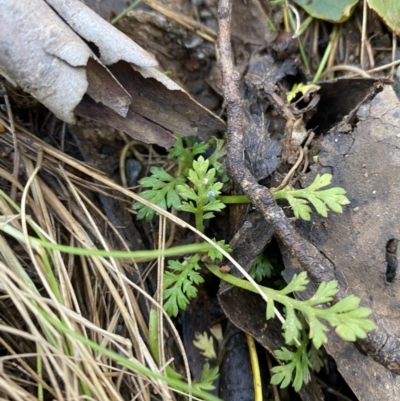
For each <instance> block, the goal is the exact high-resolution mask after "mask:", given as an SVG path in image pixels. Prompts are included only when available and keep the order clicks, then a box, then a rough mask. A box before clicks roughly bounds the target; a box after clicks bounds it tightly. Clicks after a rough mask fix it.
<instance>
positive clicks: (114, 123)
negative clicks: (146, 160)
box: [75, 96, 175, 148]
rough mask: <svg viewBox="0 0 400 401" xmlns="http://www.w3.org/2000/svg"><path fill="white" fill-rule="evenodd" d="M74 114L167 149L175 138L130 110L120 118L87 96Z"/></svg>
mask: <svg viewBox="0 0 400 401" xmlns="http://www.w3.org/2000/svg"><path fill="white" fill-rule="evenodd" d="M75 113H76V114H77V115H78V116H81V117H87V118H89V119H91V120H94V121H98V122H100V123H103V124H106V125H108V126H110V127H114V128H116V129H118V130H119V131H122V132H125V133H126V134H128V135H129V136H131V137H132V138H135V139H138V140H139V141H142V142H144V143H149V144H157V145H160V146H163V147H165V148H169V147H171V146H172V145H173V144H174V142H175V137H174V136H173V135H172V134H171V133H170V132H168V131H167V130H165V129H164V128H162V127H160V126H159V125H157V124H154V123H152V122H151V121H148V120H146V119H145V118H143V117H142V116H141V115H139V114H137V113H135V112H134V111H132V109H131V108H130V109H129V110H128V114H127V115H126V116H125V117H121V116H120V115H118V114H117V113H115V112H114V111H113V110H111V109H109V108H108V107H106V106H104V105H103V104H101V103H96V102H95V101H94V100H93V99H91V98H90V97H89V96H84V97H83V99H82V101H81V102H80V103H79V105H78V106H77V107H76V109H75Z"/></svg>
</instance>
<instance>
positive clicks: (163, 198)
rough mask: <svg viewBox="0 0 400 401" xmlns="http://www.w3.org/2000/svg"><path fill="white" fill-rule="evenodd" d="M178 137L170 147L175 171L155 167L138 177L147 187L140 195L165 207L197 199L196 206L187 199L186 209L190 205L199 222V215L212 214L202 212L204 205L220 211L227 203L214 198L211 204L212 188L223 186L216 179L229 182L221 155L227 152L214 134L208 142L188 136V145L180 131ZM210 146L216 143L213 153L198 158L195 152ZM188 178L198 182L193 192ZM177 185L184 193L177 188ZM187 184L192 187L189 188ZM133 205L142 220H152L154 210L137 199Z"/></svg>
mask: <svg viewBox="0 0 400 401" xmlns="http://www.w3.org/2000/svg"><path fill="white" fill-rule="evenodd" d="M176 138H177V139H176V142H175V144H174V146H172V147H171V148H170V149H169V150H168V159H175V160H177V161H178V165H177V168H176V169H175V174H174V175H171V174H169V173H167V172H166V171H165V170H164V169H163V168H160V167H152V168H151V169H150V172H151V175H150V177H144V178H142V179H141V180H140V181H139V184H140V185H142V187H143V188H144V190H143V191H142V192H141V193H140V195H141V196H142V197H143V198H145V199H147V200H149V201H150V202H152V203H154V204H155V205H157V206H159V207H161V208H162V209H164V210H167V209H170V208H175V209H176V210H179V208H180V207H181V205H182V199H185V200H187V199H191V200H193V201H195V202H196V204H197V203H198V206H197V207H196V206H194V207H193V209H192V208H189V207H188V205H190V204H192V205H193V203H192V202H189V203H187V202H185V207H184V209H185V208H187V209H190V210H187V211H189V212H190V211H192V212H193V213H194V214H195V216H196V222H197V219H198V221H199V224H200V221H201V220H204V219H206V218H210V217H211V215H210V214H209V215H208V216H210V217H205V216H207V215H204V213H202V212H201V208H202V205H204V207H208V208H211V209H212V210H213V211H219V210H220V209H222V208H223V207H225V206H224V205H223V204H222V203H221V204H220V203H218V202H214V203H213V205H211V203H212V198H213V196H212V194H213V191H216V193H218V194H219V193H220V192H219V189H221V187H222V184H220V182H216V178H217V177H218V178H220V179H221V181H222V182H226V180H227V176H226V174H225V173H224V171H223V168H222V165H221V163H220V162H219V159H220V158H221V157H223V156H224V155H225V152H224V151H222V146H223V141H221V140H218V139H216V138H211V139H210V140H209V141H208V143H206V142H195V138H193V137H187V138H185V141H186V146H185V145H184V143H183V140H182V138H181V137H180V136H179V135H176ZM210 146H214V148H215V149H214V152H213V153H212V155H211V156H210V157H209V158H208V159H207V160H204V158H203V157H199V158H198V160H197V161H196V160H195V158H196V156H199V155H201V154H202V153H204V152H206V151H207V150H208V149H209V148H210ZM210 167H212V168H210ZM188 180H189V181H191V182H192V183H193V184H194V186H195V187H194V193H193V192H191V191H190V189H191V188H190V187H189V186H188V185H186V184H187V182H188ZM212 184H215V185H214V186H213V185H212ZM178 186H179V188H180V192H181V193H179V192H178V190H177V187H178ZM188 187H189V190H188V189H187V188H188ZM215 196H216V195H214V198H215ZM133 208H134V209H135V210H137V216H136V217H137V219H139V220H140V219H146V221H150V220H151V219H152V218H153V217H154V210H153V209H151V208H150V207H147V206H145V205H144V204H143V203H140V202H136V203H135V204H134V205H133ZM184 209H182V210H184ZM209 211H211V210H209ZM211 214H212V213H211ZM201 216H202V218H201ZM201 228H202V226H201V225H200V230H201V231H202V229H201Z"/></svg>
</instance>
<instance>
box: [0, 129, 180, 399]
mask: <svg viewBox="0 0 400 401" xmlns="http://www.w3.org/2000/svg"><path fill="white" fill-rule="evenodd" d="M11 138H12V137H11ZM2 139H4V138H2ZM35 141H36V140H35V139H34V137H31V138H30V140H29V142H30V145H34V144H35ZM38 142H39V140H38ZM25 145H26V144H25ZM25 145H23V144H22V142H20V143H19V145H18V146H22V148H23V152H22V154H21V161H22V163H21V171H20V177H21V182H19V181H17V180H16V179H15V178H14V177H13V175H12V165H11V164H9V165H6V166H5V167H7V169H6V168H0V180H1V181H0V183H1V184H3V183H5V182H7V181H8V182H11V183H12V184H13V185H14V186H15V188H17V190H18V191H19V195H18V196H19V199H21V204H20V205H18V204H14V203H13V202H12V201H11V200H10V199H9V197H8V196H7V195H6V194H7V193H9V189H10V187H8V186H7V185H6V186H4V187H3V189H4V190H5V192H3V193H2V195H1V196H0V215H1V220H0V224H1V225H3V226H5V225H9V226H12V227H13V228H14V229H15V230H16V231H17V232H19V233H20V237H18V240H16V239H15V238H14V239H13V238H11V237H10V236H9V235H6V234H4V235H3V233H1V234H0V282H1V284H2V285H1V287H0V291H1V295H2V296H1V297H0V318H1V321H0V331H1V333H2V338H1V341H0V347H1V348H2V350H3V354H2V355H5V356H3V357H1V359H2V362H1V363H2V366H3V369H2V370H1V372H0V381H1V384H0V386H4V387H2V388H3V389H5V388H6V389H7V390H4V391H3V390H2V391H1V396H2V397H5V398H6V399H13V400H28V399H29V400H42V399H43V398H44V397H47V395H49V396H51V398H52V399H57V400H67V399H69V400H71V399H80V398H81V397H82V396H83V395H84V394H85V396H86V397H87V398H88V399H96V400H110V399H113V400H123V399H126V398H131V399H137V400H146V401H147V400H150V398H151V397H152V396H151V393H150V391H155V392H156V393H157V394H158V397H159V399H163V400H173V399H174V395H173V393H172V391H171V390H170V389H169V388H168V387H167V386H166V385H165V384H164V383H163V382H161V381H159V380H153V379H150V378H148V377H143V376H142V375H138V374H134V373H133V372H132V371H128V370H127V369H124V368H122V366H119V365H118V364H117V363H115V361H113V360H112V359H110V358H109V357H108V356H106V355H103V354H102V353H101V352H100V353H99V352H95V351H93V349H90V348H89V347H87V346H86V345H85V344H83V343H82V342H80V341H78V340H77V339H76V338H74V337H71V336H69V335H67V334H66V333H64V332H60V330H58V329H57V328H55V327H54V326H52V324H51V323H50V322H49V317H51V318H52V319H56V320H57V321H59V322H60V323H62V324H63V325H65V326H66V327H68V328H69V329H70V330H72V331H73V332H75V333H78V334H80V335H81V336H83V337H85V338H87V339H89V340H92V341H94V342H96V343H98V344H100V346H102V347H104V348H107V349H112V350H115V351H116V352H117V353H119V354H120V355H124V356H126V357H127V358H129V359H131V360H133V361H135V362H136V363H139V364H141V365H142V366H145V367H147V368H150V369H151V370H152V371H154V372H156V373H160V369H159V368H158V366H157V364H156V363H155V361H154V359H153V356H152V355H151V353H150V351H149V349H148V345H147V340H146V339H147V336H148V326H147V322H146V320H147V319H146V318H145V316H143V314H142V311H141V308H140V307H139V305H138V296H137V291H139V292H141V293H142V294H145V295H146V296H147V298H149V299H151V297H150V296H149V295H147V294H146V293H145V291H144V288H143V282H142V281H141V280H139V281H138V282H137V284H135V283H133V282H132V278H133V277H135V276H137V275H138V273H139V270H138V267H137V266H135V265H134V263H133V261H131V262H129V261H128V262H127V261H126V260H125V261H122V260H119V259H115V258H107V259H106V258H103V257H97V256H75V255H66V254H62V253H60V252H59V251H51V252H45V251H43V252H40V250H38V249H37V248H32V247H31V246H30V245H29V241H28V234H29V235H32V233H33V232H35V231H36V235H38V236H39V237H42V238H43V239H46V240H47V241H50V242H53V243H64V244H70V245H71V246H75V247H82V248H85V249H98V248H99V247H100V249H106V250H107V249H112V244H111V243H110V238H109V236H106V235H105V233H106V232H107V230H104V227H105V224H104V221H105V220H106V218H105V216H103V215H102V214H101V212H100V211H99V210H98V209H96V207H95V206H94V204H93V203H92V202H91V201H90V197H88V192H87V191H86V189H85V188H84V187H83V184H86V185H87V183H86V182H85V181H83V182H82V179H81V178H80V177H78V176H76V175H75V174H74V173H71V169H69V170H68V172H67V171H66V170H65V169H64V168H63V167H62V163H61V162H60V160H59V159H58V158H57V156H59V155H60V156H61V155H63V154H62V153H58V152H55V153H54V154H53V155H52V156H50V157H49V155H48V154H46V157H44V158H43V160H41V158H40V157H39V160H38V158H37V157H36V155H34V154H33V153H32V152H30V151H29V150H28V148H27V147H26V146H25ZM3 146H4V142H3ZM11 148H12V143H11ZM39 154H40V153H39ZM76 163H78V162H76ZM35 164H36V166H35ZM10 168H11V169H10ZM8 169H10V170H8ZM39 172H40V174H39ZM42 172H46V173H45V174H44V175H43V174H42ZM49 175H50V176H51V177H49ZM23 182H24V183H23ZM93 187H94V186H93ZM106 187H107V186H106ZM106 189H107V188H106ZM20 194H22V198H21V195H20ZM83 221H85V223H84V224H81V222H83ZM107 225H108V227H110V226H111V223H110V222H108V221H107ZM112 228H113V230H114V232H116V230H115V227H112ZM113 230H108V231H109V232H113ZM141 284H142V288H141ZM151 301H152V302H153V304H155V305H156V306H158V307H159V308H160V305H157V304H156V303H155V301H154V300H152V299H151ZM167 324H168V326H171V325H172V322H171V321H170V320H169V319H168V321H167ZM165 329H166V330H167V329H168V328H167V327H166V328H165ZM174 336H177V333H176V332H175V333H174ZM161 341H164V340H163V337H161ZM180 348H181V351H182V346H181V347H180ZM164 360H165V357H164Z"/></svg>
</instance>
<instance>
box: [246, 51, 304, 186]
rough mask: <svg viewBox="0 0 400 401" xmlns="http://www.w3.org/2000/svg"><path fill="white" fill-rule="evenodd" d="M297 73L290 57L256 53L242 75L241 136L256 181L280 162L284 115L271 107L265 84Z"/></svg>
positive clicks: (270, 172)
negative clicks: (242, 118)
mask: <svg viewBox="0 0 400 401" xmlns="http://www.w3.org/2000/svg"><path fill="white" fill-rule="evenodd" d="M296 74H297V69H296V66H295V65H294V63H293V60H290V59H289V60H285V61H284V62H282V61H275V60H274V59H273V58H272V57H271V56H268V55H267V56H260V55H255V56H253V57H252V58H251V59H250V63H249V68H248V70H247V72H246V74H245V76H244V90H243V109H244V122H243V126H244V131H245V132H246V135H245V136H244V139H243V146H244V149H245V157H246V162H247V165H248V166H249V170H250V171H251V172H252V175H253V176H254V178H255V179H256V180H257V181H260V180H262V179H264V178H267V177H269V176H270V175H271V174H272V173H273V172H274V171H275V170H276V168H277V167H278V166H279V164H280V162H281V159H280V154H281V151H282V147H281V140H282V137H283V133H284V131H285V125H286V119H285V118H284V117H282V116H281V115H276V112H275V111H274V109H273V108H272V107H270V101H269V100H268V99H267V96H266V92H265V88H273V87H275V86H276V84H277V83H278V82H280V81H282V80H283V79H284V78H285V77H287V76H288V75H289V76H294V75H296Z"/></svg>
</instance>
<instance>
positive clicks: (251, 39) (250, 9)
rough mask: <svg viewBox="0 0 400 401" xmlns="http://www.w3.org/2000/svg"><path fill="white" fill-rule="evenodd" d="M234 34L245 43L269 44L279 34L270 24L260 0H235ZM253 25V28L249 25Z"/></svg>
mask: <svg viewBox="0 0 400 401" xmlns="http://www.w3.org/2000/svg"><path fill="white" fill-rule="evenodd" d="M233 10H234V11H233V17H232V36H233V37H234V38H236V39H239V40H240V41H241V42H243V43H249V44H253V45H261V46H269V45H270V44H271V43H272V42H273V41H274V39H275V38H276V36H277V34H276V33H275V32H272V31H271V29H270V28H269V26H268V22H267V17H266V15H265V13H264V10H263V9H262V7H261V6H260V3H259V1H258V0H248V1H246V2H244V1H242V0H234V1H233ZM250 26H251V29H249V27H250Z"/></svg>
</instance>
